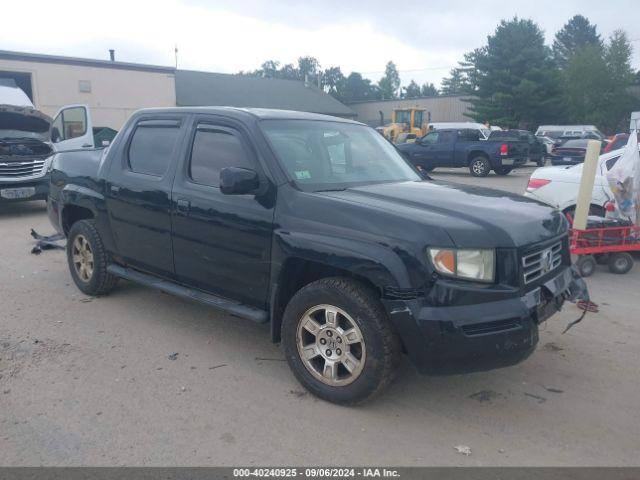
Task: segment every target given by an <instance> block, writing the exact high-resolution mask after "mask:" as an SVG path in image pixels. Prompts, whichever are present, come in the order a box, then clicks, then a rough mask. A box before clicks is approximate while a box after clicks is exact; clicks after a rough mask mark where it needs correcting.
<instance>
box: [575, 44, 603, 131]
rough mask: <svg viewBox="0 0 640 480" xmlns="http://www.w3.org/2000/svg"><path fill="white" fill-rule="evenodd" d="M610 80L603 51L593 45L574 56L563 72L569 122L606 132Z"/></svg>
mask: <svg viewBox="0 0 640 480" xmlns="http://www.w3.org/2000/svg"><path fill="white" fill-rule="evenodd" d="M611 80H612V79H611V75H610V73H609V71H608V67H607V64H606V62H605V61H604V58H603V56H602V51H601V49H600V48H598V47H597V46H594V45H590V46H586V47H584V48H582V49H581V50H579V51H578V52H577V53H576V54H574V55H573V56H572V57H571V59H570V60H569V63H568V64H567V66H566V68H565V71H564V105H565V108H566V110H565V111H566V120H567V121H568V122H569V123H586V124H595V125H598V126H599V127H600V128H605V129H606V128H607V127H608V126H609V125H608V124H609V119H608V117H609V115H608V110H609V102H610V100H611V98H610V97H611V86H612V83H611Z"/></svg>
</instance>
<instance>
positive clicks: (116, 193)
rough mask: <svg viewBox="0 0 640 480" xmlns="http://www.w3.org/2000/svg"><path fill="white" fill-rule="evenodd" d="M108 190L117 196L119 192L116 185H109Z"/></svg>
mask: <svg viewBox="0 0 640 480" xmlns="http://www.w3.org/2000/svg"><path fill="white" fill-rule="evenodd" d="M109 190H111V195H112V196H114V197H117V196H118V195H119V194H120V187H119V186H118V185H111V186H110V187H109Z"/></svg>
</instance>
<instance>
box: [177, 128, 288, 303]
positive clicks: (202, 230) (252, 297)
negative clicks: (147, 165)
mask: <svg viewBox="0 0 640 480" xmlns="http://www.w3.org/2000/svg"><path fill="white" fill-rule="evenodd" d="M183 161H184V164H183V165H182V166H181V167H180V168H179V169H178V171H177V173H176V179H175V182H174V186H173V206H172V219H173V220H172V222H173V249H174V258H175V267H176V275H177V277H178V280H179V281H181V282H182V283H185V284H187V285H190V286H193V287H195V288H199V289H201V290H205V291H208V292H211V293H214V294H216V295H220V296H223V297H226V298H229V299H232V300H236V301H240V302H242V303H245V304H248V305H252V306H256V307H262V308H264V306H265V305H266V303H267V296H268V288H269V273H270V259H271V238H272V232H273V214H274V204H275V193H274V192H273V191H272V190H271V189H269V188H267V189H266V192H265V193H263V194H260V195H254V194H251V195H225V194H223V193H222V192H221V191H220V188H219V185H220V171H221V170H222V169H223V168H226V167H241V168H246V169H251V170H255V171H257V172H258V174H259V176H260V177H261V183H262V185H263V186H268V184H267V182H268V180H267V178H266V177H265V175H264V172H263V170H262V169H261V168H260V165H259V162H258V161H257V158H256V155H255V149H253V148H252V144H251V141H250V138H249V136H248V133H247V132H245V131H244V130H243V129H242V128H241V127H240V126H239V125H236V124H235V123H234V122H233V121H232V120H226V119H224V118H223V117H208V116H202V117H200V118H199V119H198V120H197V126H196V128H195V129H194V131H193V133H192V135H191V139H190V146H189V148H188V154H187V155H186V156H185V158H184V160H183Z"/></svg>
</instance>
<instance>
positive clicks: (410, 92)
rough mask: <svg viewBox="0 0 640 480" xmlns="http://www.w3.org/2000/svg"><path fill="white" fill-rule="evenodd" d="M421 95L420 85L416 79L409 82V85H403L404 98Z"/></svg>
mask: <svg viewBox="0 0 640 480" xmlns="http://www.w3.org/2000/svg"><path fill="white" fill-rule="evenodd" d="M419 96H420V85H418V84H417V83H416V82H415V81H414V80H411V81H410V82H409V85H407V86H406V87H402V98H415V97H419Z"/></svg>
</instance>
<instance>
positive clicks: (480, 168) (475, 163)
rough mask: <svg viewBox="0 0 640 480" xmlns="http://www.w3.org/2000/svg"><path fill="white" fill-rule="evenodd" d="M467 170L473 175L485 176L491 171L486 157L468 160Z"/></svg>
mask: <svg viewBox="0 0 640 480" xmlns="http://www.w3.org/2000/svg"><path fill="white" fill-rule="evenodd" d="M469 171H470V172H471V175H473V176H474V177H486V176H487V175H489V172H490V171H491V164H490V163H489V159H488V158H487V157H483V156H479V157H474V158H472V159H471V162H469Z"/></svg>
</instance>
